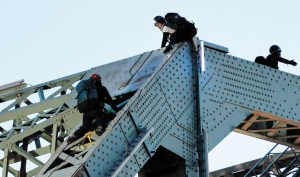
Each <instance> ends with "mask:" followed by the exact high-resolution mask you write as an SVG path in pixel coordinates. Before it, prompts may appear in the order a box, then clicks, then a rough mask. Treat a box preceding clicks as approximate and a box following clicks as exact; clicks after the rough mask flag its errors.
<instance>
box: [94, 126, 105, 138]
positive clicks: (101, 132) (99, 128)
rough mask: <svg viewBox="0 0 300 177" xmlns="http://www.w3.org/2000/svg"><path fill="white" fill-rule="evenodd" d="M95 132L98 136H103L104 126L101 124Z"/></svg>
mask: <svg viewBox="0 0 300 177" xmlns="http://www.w3.org/2000/svg"><path fill="white" fill-rule="evenodd" d="M95 132H96V134H97V135H98V136H101V135H102V134H103V132H104V128H103V127H102V126H99V127H98V128H96V130H95Z"/></svg>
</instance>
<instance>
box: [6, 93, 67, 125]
mask: <svg viewBox="0 0 300 177" xmlns="http://www.w3.org/2000/svg"><path fill="white" fill-rule="evenodd" d="M69 99H71V94H66V95H62V96H60V97H56V98H53V99H46V100H44V101H43V102H39V103H35V104H32V105H28V106H26V107H21V108H18V109H15V110H12V111H9V112H1V113H0V117H1V119H0V123H2V122H6V121H9V120H14V119H18V118H21V117H24V116H26V115H30V114H33V113H37V112H39V111H41V110H47V109H50V108H55V107H58V106H59V105H61V104H62V103H64V102H66V101H68V100H69Z"/></svg>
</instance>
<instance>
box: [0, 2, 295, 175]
mask: <svg viewBox="0 0 300 177" xmlns="http://www.w3.org/2000/svg"><path fill="white" fill-rule="evenodd" d="M299 7H300V1H299V0H289V1H282V0H264V1H262V0H243V1H241V0H230V1H221V0H209V1H204V0H189V1H178V0H174V1H158V0H152V1H142V0H139V1H138V0H132V1H121V0H101V1H99V0H98V1H96V0H89V1H79V0H72V1H71V0H63V1H58V0H51V1H49V0H48V1H37V0H27V1H16V0H15V1H9V0H2V1H0V58H1V66H2V67H1V71H0V73H1V79H0V85H3V84H7V83H10V82H13V81H16V80H20V79H25V82H26V83H28V84H31V85H35V84H39V83H42V82H46V81H50V80H53V79H58V78H60V77H64V76H66V75H70V74H74V73H77V72H80V71H83V70H87V69H90V68H92V67H95V66H99V65H103V64H106V63H110V62H113V61H117V60H120V59H124V58H127V57H131V56H133V55H137V54H141V53H143V52H146V51H151V50H153V49H158V48H159V47H160V44H161V37H162V34H161V32H160V31H159V30H158V29H157V28H156V27H154V26H153V24H152V19H153V17H154V16H156V15H165V14H166V13H168V12H178V13H179V14H180V15H182V16H184V17H186V18H187V19H188V20H191V21H194V22H195V24H196V27H197V28H198V35H197V36H198V37H199V38H200V39H202V40H205V41H208V42H211V43H215V44H218V45H221V46H225V47H227V48H229V54H230V55H234V56H237V57H240V58H243V59H246V60H250V61H254V58H255V57H256V56H258V55H263V56H267V55H268V50H269V47H270V46H271V45H273V44H277V45H279V46H280V47H281V49H282V57H284V58H287V59H294V60H295V61H296V62H298V64H299V65H298V66H297V67H293V66H287V65H285V64H280V65H279V68H280V70H283V71H286V72H289V73H293V74H295V75H299V67H300V52H299V51H300V49H299V48H300V45H299V43H298V42H300V35H299V29H300V21H299V17H300V12H299ZM248 142H250V143H251V144H252V149H251V150H247V149H246V148H249V147H248V146H249V145H248V144H247V143H248ZM251 144H250V146H251ZM253 144H259V145H257V149H254V148H253ZM243 145H245V147H244V146H243ZM238 146H239V148H237V147H238ZM272 146H273V145H272V144H270V143H266V142H263V141H257V140H256V139H253V138H250V139H249V138H248V137H245V136H241V135H236V134H233V135H230V137H228V138H226V139H225V140H224V141H223V142H222V143H221V144H220V146H218V147H216V148H215V149H214V150H212V152H211V153H210V168H211V170H212V169H218V168H222V167H226V166H229V165H233V164H236V163H240V162H242V161H246V160H252V159H253V158H258V157H260V156H262V155H264V154H265V153H266V152H267V151H268V150H269V149H270V148H271V147H272ZM224 149H226V152H225V150H224ZM231 151H232V152H231ZM239 153H240V154H241V155H239ZM229 154H235V155H231V157H230V156H229ZM247 154H250V155H247ZM225 155H226V156H225ZM227 155H228V156H229V157H230V160H228V158H227ZM234 156H235V157H239V158H233V157H234ZM256 156H257V157H256ZM246 157H247V158H246ZM244 158H246V159H244ZM249 158H250V159H249Z"/></svg>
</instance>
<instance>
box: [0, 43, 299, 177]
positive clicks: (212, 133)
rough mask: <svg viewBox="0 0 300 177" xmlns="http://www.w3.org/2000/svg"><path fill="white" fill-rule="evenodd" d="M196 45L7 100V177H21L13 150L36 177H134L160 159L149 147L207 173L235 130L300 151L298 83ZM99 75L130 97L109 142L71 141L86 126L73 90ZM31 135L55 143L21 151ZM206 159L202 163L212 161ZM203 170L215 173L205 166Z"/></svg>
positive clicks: (0, 144)
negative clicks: (213, 154) (213, 153)
mask: <svg viewBox="0 0 300 177" xmlns="http://www.w3.org/2000/svg"><path fill="white" fill-rule="evenodd" d="M193 41H194V44H196V45H193V44H191V43H181V44H176V45H174V47H173V48H174V49H173V50H172V51H171V52H170V53H168V54H163V53H162V50H160V49H159V50H153V51H150V52H145V53H143V54H140V55H137V56H133V57H130V58H127V59H124V60H120V61H117V62H113V63H110V64H107V65H103V66H99V67H95V68H92V69H90V70H87V71H84V72H80V73H77V74H74V75H71V76H67V77H64V78H60V79H57V80H54V81H50V82H46V83H43V84H39V85H36V86H32V87H28V88H23V89H20V90H17V91H13V92H8V93H7V92H5V93H3V94H1V95H0V100H1V101H2V103H6V102H7V103H8V101H10V100H13V99H16V100H15V101H13V102H12V103H10V104H6V105H5V106H4V109H3V111H2V112H0V122H1V123H3V124H4V123H7V122H9V121H14V122H13V124H12V126H11V127H10V128H6V129H7V130H3V133H2V134H1V135H0V138H1V139H0V149H1V150H3V151H4V158H3V160H2V161H1V164H2V165H3V176H6V175H7V174H8V172H10V173H14V175H18V174H17V173H16V171H18V170H16V169H13V168H12V167H11V166H10V163H13V162H14V161H13V160H11V159H12V156H11V155H12V154H17V157H18V158H20V157H21V156H22V157H28V158H29V160H31V161H32V162H34V163H35V164H37V167H35V168H33V169H32V170H31V171H29V172H27V175H29V174H30V175H35V174H37V176H60V175H66V174H67V175H68V176H72V175H75V174H78V175H79V174H81V175H83V176H99V175H100V176H101V175H105V174H113V175H116V176H126V175H135V174H136V173H137V172H138V171H139V170H140V169H141V168H143V166H144V165H145V163H147V161H148V160H149V158H150V157H151V156H152V154H151V150H150V153H149V149H150V148H149V147H152V149H153V152H155V150H156V149H157V148H159V147H164V148H166V149H168V150H169V151H171V152H173V153H175V154H177V155H178V156H180V157H181V158H183V159H184V160H185V165H186V171H185V172H186V174H188V175H189V176H199V163H202V161H201V162H200V161H199V159H198V155H200V154H198V152H197V151H206V150H208V151H210V150H211V149H213V148H214V147H215V146H217V145H218V143H219V142H221V141H222V140H223V139H224V138H225V137H226V136H227V135H228V134H229V133H230V132H232V131H238V132H241V133H245V134H247V135H250V136H255V137H259V138H261V139H264V140H268V141H271V138H270V137H272V141H273V142H276V143H279V144H284V145H289V146H291V147H294V148H298V147H299V136H297V135H298V130H299V120H298V115H300V109H298V103H297V100H298V94H297V93H298V92H299V88H300V85H299V84H300V82H299V81H298V80H299V77H298V76H294V75H292V74H288V73H285V72H282V71H279V70H275V69H272V68H269V67H267V66H262V65H259V64H257V63H253V62H250V61H247V60H244V59H241V58H237V57H234V56H231V55H229V54H227V53H228V50H227V49H226V48H224V47H221V46H218V45H214V44H211V43H207V42H204V46H203V47H202V48H201V50H199V48H195V46H197V47H199V46H200V41H199V40H195V39H194V40H193ZM200 51H201V52H202V53H201V54H200V53H198V52H200ZM199 57H200V58H199ZM195 60H198V61H201V62H198V63H197V62H194V61H195ZM195 67H196V68H201V70H200V69H197V70H195V69H194V68H195ZM195 71H197V72H195ZM93 73H98V74H100V75H101V77H102V78H103V79H102V80H103V85H105V86H106V87H107V88H108V90H109V91H110V93H111V95H112V96H115V97H116V100H115V101H116V102H118V103H120V104H121V102H123V101H125V100H129V101H128V102H127V103H126V104H123V106H122V110H121V111H120V112H119V113H118V114H117V115H116V117H115V118H114V119H113V120H112V121H111V122H110V124H109V125H108V127H107V128H106V131H105V133H104V134H103V135H102V136H101V137H98V136H96V135H92V136H91V141H87V140H86V139H85V138H84V137H83V138H82V139H80V140H78V141H77V142H74V144H71V145H67V144H66V142H65V141H64V142H63V140H64V138H65V137H66V136H67V135H68V134H70V133H72V132H73V131H74V130H75V129H76V128H77V127H78V126H80V120H81V116H82V115H81V114H80V113H79V112H78V111H77V110H76V109H74V107H75V105H76V99H75V98H76V95H77V93H76V91H75V90H74V89H73V88H74V86H75V85H76V83H77V81H79V80H81V79H86V78H88V77H89V76H90V75H91V74H93ZM197 79H198V80H197ZM195 81H197V82H195ZM197 88H198V89H197ZM45 90H51V92H49V93H48V92H45ZM283 95H284V96H283ZM32 96H35V99H33V98H31V97H32ZM287 98H291V99H287ZM24 101H25V103H26V104H27V105H25V106H24V105H22V104H21V103H22V102H24ZM13 107H15V109H13ZM130 111H133V112H131V113H134V114H131V113H130ZM198 115H199V116H200V117H199V119H198ZM199 121H200V122H199ZM137 125H141V126H140V127H145V128H146V129H147V130H152V127H153V131H152V132H151V133H149V135H148V134H147V133H146V135H147V136H143V135H141V134H142V133H145V132H147V131H141V130H142V129H139V128H137V127H138V126H137ZM199 125H200V126H199ZM199 127H201V129H202V130H199ZM198 132H205V133H206V135H207V141H206V142H208V144H207V147H206V146H205V145H204V146H203V143H202V141H201V142H200V141H199V140H200V139H199V134H198ZM138 137H140V138H138ZM203 137H205V136H203ZM24 138H29V142H30V141H31V142H33V140H34V139H36V138H39V139H41V138H42V139H45V140H46V141H48V144H47V145H44V146H42V147H40V148H36V149H34V150H28V151H27V152H24V151H22V150H21V149H23V147H22V145H21V146H20V144H22V142H21V141H22V140H23V139H24ZM144 138H145V139H144ZM145 140H146V141H145ZM137 141H138V142H139V143H137V144H136V143H135V142H137ZM49 142H51V143H49ZM197 142H198V143H200V144H197ZM201 143H202V146H201ZM129 145H134V146H135V147H133V149H134V151H132V152H133V153H130V157H128V156H124V152H125V153H126V152H128V147H129ZM200 146H201V148H200ZM56 148H57V149H56ZM42 149H43V150H42ZM40 151H43V154H44V153H45V151H47V152H48V153H49V154H50V153H52V156H51V157H50V158H49V159H47V160H48V162H47V163H46V164H44V165H42V163H44V162H40V161H38V160H36V157H38V155H37V154H39V153H40V154H42V153H41V152H40ZM32 153H33V154H32ZM34 153H36V154H35V155H34ZM205 153H207V152H204V155H203V157H201V160H205V158H207V156H205ZM122 162H126V163H122ZM104 167H105V168H104ZM115 167H117V168H115ZM118 167H121V168H118ZM203 167H204V168H203ZM202 168H203V169H202ZM109 169H117V170H112V171H108V170H109ZM201 170H202V171H205V170H207V169H205V165H202V167H201ZM37 171H39V173H37Z"/></svg>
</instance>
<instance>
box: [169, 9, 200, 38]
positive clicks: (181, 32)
mask: <svg viewBox="0 0 300 177" xmlns="http://www.w3.org/2000/svg"><path fill="white" fill-rule="evenodd" d="M165 20H166V22H167V26H168V27H170V28H172V29H175V30H176V32H175V33H174V35H176V36H177V37H179V38H181V39H182V40H189V39H190V38H192V37H194V36H196V34H197V28H196V27H195V24H194V23H193V22H189V21H187V20H186V19H185V18H184V17H181V16H180V15H179V14H178V13H167V14H166V15H165Z"/></svg>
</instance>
